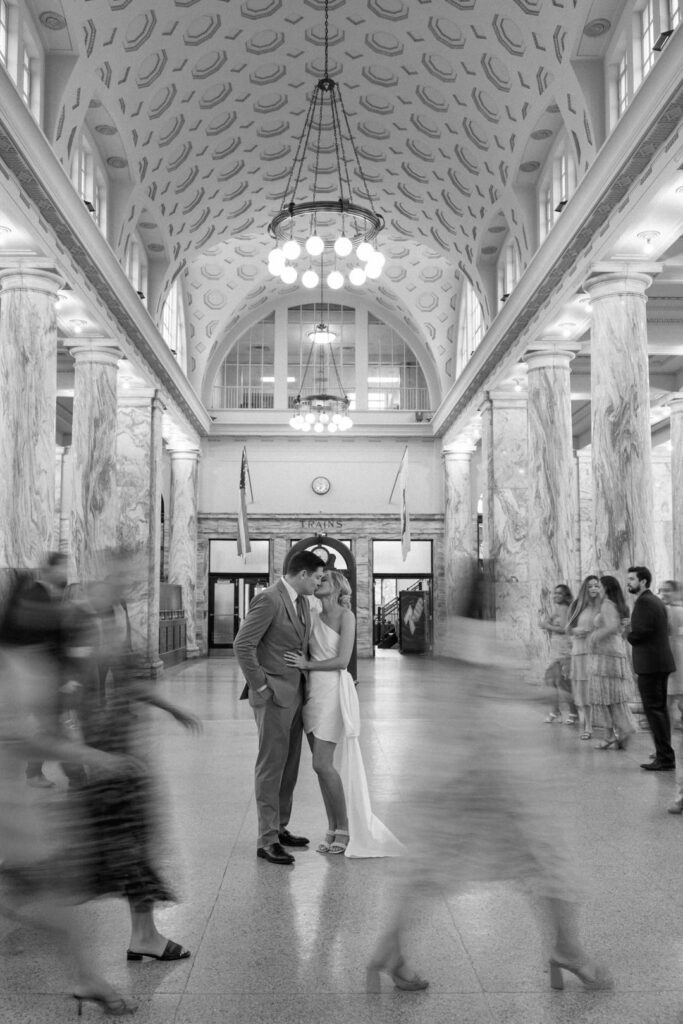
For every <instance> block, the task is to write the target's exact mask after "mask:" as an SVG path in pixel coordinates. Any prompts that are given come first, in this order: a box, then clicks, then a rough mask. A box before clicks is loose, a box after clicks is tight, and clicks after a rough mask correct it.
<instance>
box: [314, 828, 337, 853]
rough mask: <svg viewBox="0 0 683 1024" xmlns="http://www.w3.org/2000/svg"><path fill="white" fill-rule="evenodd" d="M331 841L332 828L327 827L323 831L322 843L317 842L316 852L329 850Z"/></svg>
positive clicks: (332, 838) (332, 840) (332, 839)
mask: <svg viewBox="0 0 683 1024" xmlns="http://www.w3.org/2000/svg"><path fill="white" fill-rule="evenodd" d="M333 842H334V829H332V828H328V830H327V832H326V833H325V838H324V839H323V841H322V843H318V847H317V850H318V853H329V852H330V847H331V846H332V843H333Z"/></svg>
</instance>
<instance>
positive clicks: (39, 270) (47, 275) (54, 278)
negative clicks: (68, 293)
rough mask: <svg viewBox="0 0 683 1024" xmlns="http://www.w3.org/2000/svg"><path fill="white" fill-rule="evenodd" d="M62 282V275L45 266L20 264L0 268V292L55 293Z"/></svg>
mask: <svg viewBox="0 0 683 1024" xmlns="http://www.w3.org/2000/svg"><path fill="white" fill-rule="evenodd" d="M63 284H64V278H63V276H62V275H61V274H58V273H57V272H56V271H55V270H52V269H48V268H47V267H46V268H43V267H41V266H32V265H26V266H24V265H20V266H19V267H12V268H9V267H8V268H5V269H1V270H0V292H9V291H32V292H43V293H44V294H45V295H56V294H57V292H58V291H59V289H60V288H61V287H62V285H63Z"/></svg>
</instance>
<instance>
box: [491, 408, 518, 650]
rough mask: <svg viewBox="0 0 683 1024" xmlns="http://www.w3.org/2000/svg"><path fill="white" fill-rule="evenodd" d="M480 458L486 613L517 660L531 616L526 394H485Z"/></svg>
mask: <svg viewBox="0 0 683 1024" xmlns="http://www.w3.org/2000/svg"><path fill="white" fill-rule="evenodd" d="M482 457H483V460H484V466H485V480H486V486H485V489H484V514H483V519H484V563H485V566H484V568H485V576H486V578H487V581H488V583H489V587H488V588H487V589H488V590H489V595H488V604H489V607H488V609H487V610H488V612H489V614H491V615H492V616H493V617H494V618H495V620H496V622H497V623H498V628H497V633H498V636H499V637H500V638H501V639H503V640H504V641H506V642H508V643H509V644H510V648H511V650H514V651H515V652H516V653H517V654H518V655H526V654H527V650H528V637H529V615H530V609H529V576H528V552H527V542H528V507H529V484H528V463H529V456H528V437H527V401H526V395H524V394H517V393H516V392H506V391H492V392H489V394H488V398H487V401H486V403H485V405H484V407H483V408H482Z"/></svg>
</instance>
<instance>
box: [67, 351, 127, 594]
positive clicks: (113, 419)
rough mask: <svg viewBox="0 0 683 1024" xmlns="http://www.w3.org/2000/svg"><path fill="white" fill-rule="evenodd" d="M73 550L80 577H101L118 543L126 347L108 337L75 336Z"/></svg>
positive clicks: (81, 578) (72, 450)
mask: <svg viewBox="0 0 683 1024" xmlns="http://www.w3.org/2000/svg"><path fill="white" fill-rule="evenodd" d="M69 349H70V351H71V354H72V355H73V357H74V362H75V371H74V413H73V428H72V435H71V436H72V440H71V552H72V556H73V559H74V563H75V566H76V575H77V577H78V579H80V580H97V579H101V578H102V575H103V573H104V572H105V562H104V552H105V550H106V549H107V548H109V549H111V548H113V547H114V545H115V544H116V522H117V518H118V501H117V491H116V434H117V405H116V394H117V372H118V361H119V359H120V358H121V352H120V351H119V349H118V348H116V346H115V345H113V344H111V342H108V341H106V340H99V339H97V340H95V339H92V340H91V339H87V340H80V339H79V340H77V341H76V340H74V341H72V342H70V343H69Z"/></svg>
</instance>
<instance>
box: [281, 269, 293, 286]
mask: <svg viewBox="0 0 683 1024" xmlns="http://www.w3.org/2000/svg"><path fill="white" fill-rule="evenodd" d="M280 280H281V281H282V283H283V284H294V282H295V281H296V270H295V269H294V267H290V266H287V267H283V269H282V273H281V274H280Z"/></svg>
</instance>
